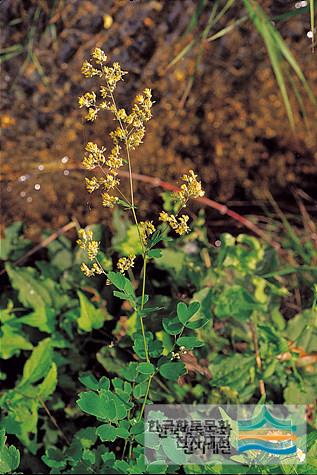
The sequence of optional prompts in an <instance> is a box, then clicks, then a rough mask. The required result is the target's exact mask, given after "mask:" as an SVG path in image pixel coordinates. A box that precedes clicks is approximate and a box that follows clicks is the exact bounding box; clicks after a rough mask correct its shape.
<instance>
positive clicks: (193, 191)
mask: <svg viewBox="0 0 317 475" xmlns="http://www.w3.org/2000/svg"><path fill="white" fill-rule="evenodd" d="M182 180H183V181H184V182H185V183H183V184H182V185H181V189H180V191H177V192H176V193H175V194H174V196H175V198H177V199H178V200H179V201H180V203H181V205H182V207H184V206H186V204H187V201H188V200H189V199H190V198H199V197H200V196H204V194H205V192H204V191H203V190H202V187H201V182H200V181H199V180H197V175H195V173H194V172H193V170H189V172H188V175H186V174H185V175H183V177H182Z"/></svg>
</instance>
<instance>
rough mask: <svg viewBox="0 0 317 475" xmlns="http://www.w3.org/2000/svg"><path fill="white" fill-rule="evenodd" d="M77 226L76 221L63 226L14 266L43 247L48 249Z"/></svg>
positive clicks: (15, 262)
mask: <svg viewBox="0 0 317 475" xmlns="http://www.w3.org/2000/svg"><path fill="white" fill-rule="evenodd" d="M76 226H77V223H75V222H74V221H71V222H70V223H68V224H65V226H62V227H61V228H60V229H58V230H57V231H55V233H53V234H51V235H50V236H49V237H48V238H46V239H44V240H43V241H41V242H40V243H39V244H37V245H36V246H35V247H33V248H32V249H30V250H29V251H28V252H26V253H25V254H23V256H21V257H20V258H19V259H17V260H16V261H14V263H13V265H15V266H16V265H19V264H22V263H23V262H24V261H25V260H26V259H28V258H29V257H30V256H32V255H33V254H35V253H36V252H37V251H39V250H40V249H42V248H43V247H47V246H48V245H49V244H50V243H51V242H52V241H55V239H57V238H58V237H59V236H61V235H62V234H65V233H66V232H67V231H69V230H70V229H73V228H75V227H76ZM6 272H7V271H6V269H2V271H0V276H1V275H3V274H5V273H6Z"/></svg>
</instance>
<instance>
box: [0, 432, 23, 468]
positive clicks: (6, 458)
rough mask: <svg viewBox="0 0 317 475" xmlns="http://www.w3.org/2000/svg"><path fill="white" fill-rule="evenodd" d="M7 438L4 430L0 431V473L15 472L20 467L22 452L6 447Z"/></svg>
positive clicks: (12, 446)
mask: <svg viewBox="0 0 317 475" xmlns="http://www.w3.org/2000/svg"><path fill="white" fill-rule="evenodd" d="M6 439H7V438H6V436H5V432H4V430H0V473H9V472H13V471H14V470H16V469H17V468H18V466H19V465H20V452H19V451H18V449H16V448H15V447H14V445H10V446H9V447H7V446H6V445H5V442H6Z"/></svg>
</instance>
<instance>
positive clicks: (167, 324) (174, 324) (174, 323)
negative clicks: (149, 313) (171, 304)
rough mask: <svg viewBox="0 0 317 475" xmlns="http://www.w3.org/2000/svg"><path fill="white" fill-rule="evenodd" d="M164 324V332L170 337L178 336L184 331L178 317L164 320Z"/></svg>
mask: <svg viewBox="0 0 317 475" xmlns="http://www.w3.org/2000/svg"><path fill="white" fill-rule="evenodd" d="M162 323H163V328H164V330H165V331H166V333H168V334H169V335H178V334H179V333H180V332H181V331H182V329H183V325H182V324H181V323H180V321H179V320H178V318H177V317H175V318H164V320H163V322H162Z"/></svg>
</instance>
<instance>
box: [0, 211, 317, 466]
mask: <svg viewBox="0 0 317 475" xmlns="http://www.w3.org/2000/svg"><path fill="white" fill-rule="evenodd" d="M116 219H117V218H116ZM203 228H204V219H203V216H202V215H200V216H199V217H198V218H197V220H196V222H194V224H193V232H192V234H191V235H190V236H185V237H183V238H182V239H180V240H178V241H174V242H170V241H167V240H162V235H161V234H157V235H156V236H154V237H153V240H152V241H151V243H150V246H153V247H155V246H159V248H156V250H159V251H160V252H159V253H153V255H152V256H149V273H150V275H151V282H152V283H151V287H152V288H151V297H150V296H149V295H147V294H146V293H144V298H143V302H142V299H141V298H140V288H141V287H142V282H139V281H138V280H137V279H134V280H131V279H130V278H128V277H127V276H125V275H122V274H121V273H119V272H113V271H111V270H110V269H111V268H112V265H111V259H112V256H111V254H105V255H104V259H105V261H106V262H108V269H109V270H108V272H107V276H100V277H97V278H95V281H94V290H92V289H91V281H88V280H87V279H85V278H84V277H82V275H81V273H80V272H79V264H80V262H81V259H82V255H81V254H80V253H81V251H78V250H75V251H74V250H73V249H72V244H71V242H70V241H68V240H67V239H66V238H62V239H58V240H57V241H55V243H54V246H51V247H50V249H49V251H48V253H47V258H43V260H41V261H35V262H34V263H33V265H31V263H30V262H29V263H28V265H27V266H22V267H18V266H16V265H14V264H13V263H12V261H10V259H9V260H7V261H6V270H7V275H8V278H9V284H6V288H5V292H4V293H3V295H2V297H1V306H2V310H1V327H0V329H1V332H0V339H1V340H0V342H1V345H0V350H1V358H2V359H3V360H4V361H5V362H6V363H7V360H9V361H10V360H12V361H15V358H19V365H13V366H12V367H14V366H16V368H15V369H14V370H13V371H12V370H11V371H6V370H4V372H3V373H2V374H1V377H2V379H3V381H2V383H3V389H2V391H1V393H0V407H1V410H2V416H1V420H0V427H1V437H0V473H9V472H10V471H14V470H17V468H18V465H19V457H20V456H19V451H18V450H17V449H16V448H15V447H14V446H12V445H11V446H10V447H7V446H6V445H5V437H4V433H7V434H8V435H10V437H12V438H14V440H15V441H16V442H14V444H15V445H17V446H18V447H21V448H22V449H23V447H25V449H26V452H27V455H26V454H24V455H23V456H22V465H23V464H24V465H23V466H25V464H26V463H30V460H32V457H36V458H37V463H39V458H40V459H41V462H40V463H41V464H42V467H43V473H47V472H50V473H179V471H180V470H181V469H180V468H179V467H178V465H181V464H182V463H183V462H184V460H179V459H178V458H177V457H178V455H177V451H176V450H175V447H173V446H172V445H171V444H169V443H167V442H164V441H163V442H162V441H161V442H160V441H159V440H157V439H155V437H153V440H152V439H151V441H149V444H150V445H151V447H152V448H153V449H154V450H162V451H163V452H164V454H165V455H166V456H168V457H169V458H170V459H171V460H172V461H173V463H174V464H175V466H166V465H164V464H163V463H162V464H161V465H153V464H148V463H147V460H146V459H145V457H144V435H143V434H144V422H143V412H144V407H145V405H146V404H150V403H151V402H153V403H171V404H173V403H181V402H183V401H186V402H187V403H191V402H192V403H194V402H195V403H196V402H197V403H210V404H213V403H214V404H225V403H257V402H258V401H259V400H260V398H262V399H261V400H264V399H266V400H267V401H269V402H272V403H274V402H275V401H276V397H277V395H279V402H280V401H281V398H282V400H283V401H284V402H287V403H302V404H311V407H312V408H313V409H312V411H313V415H312V417H311V427H310V428H309V431H310V435H309V438H308V446H309V451H308V459H307V463H306V464H305V465H304V466H303V467H304V468H302V472H299V473H313V471H314V470H315V468H316V464H315V458H316V437H315V434H316V408H315V405H314V404H315V395H316V391H317V385H316V379H317V378H316V374H317V372H316V352H317V313H316V304H315V294H314V292H313V288H312V285H311V284H312V281H313V282H317V272H316V269H315V268H313V267H311V268H309V269H310V270H309V272H308V271H307V270H305V272H308V273H307V276H308V277H307V280H305V275H306V274H305V272H304V273H302V272H299V273H298V272H297V267H296V265H295V266H294V265H293V267H292V268H290V267H289V266H286V265H285V263H284V262H283V260H281V258H280V257H279V255H278V253H277V252H276V251H275V250H273V249H272V248H271V247H269V246H268V245H266V244H264V243H262V242H261V241H260V240H258V239H256V238H254V237H251V236H246V235H243V234H241V235H239V236H237V237H234V236H232V235H230V234H223V235H222V236H221V245H220V246H218V247H214V246H213V245H212V244H210V243H209V242H208V239H207V237H206V235H205V233H204V232H203ZM125 229H126V230H128V229H129V226H126V227H125ZM127 232H128V231H126V233H127ZM126 236H127V234H125V235H121V236H120V242H121V244H120V246H121V245H122V243H123V242H125V239H126ZM14 239H18V240H19V239H20V240H21V241H23V238H19V237H17V236H15V237H14ZM129 239H130V238H129V237H128V240H129ZM167 246H168V247H167ZM150 250H151V249H150ZM114 251H115V249H114ZM309 252H311V253H313V252H314V251H312V250H310V251H309ZM66 255H67V257H66ZM311 256H312V259H315V255H314V254H311ZM150 258H151V259H150ZM295 262H296V261H295ZM306 262H307V261H306ZM300 265H301V264H299V267H300ZM305 265H306V267H305V269H308V267H309V266H308V264H305ZM285 269H288V270H287V272H286V271H285ZM284 273H285V275H284ZM290 276H292V278H290ZM131 277H132V276H131ZM106 279H108V280H109V282H110V283H111V285H112V289H114V290H113V297H112V296H111V291H112V289H111V286H109V285H105V284H106ZM298 282H300V285H301V287H302V288H303V289H304V291H303V298H302V301H301V304H302V307H301V308H300V309H298V311H297V312H294V311H293V312H290V310H289V307H288V303H289V302H290V301H292V298H293V296H294V295H295V291H296V292H297V290H296V289H297V288H298ZM166 289H168V291H167V290H166ZM149 290H150V286H149ZM149 293H150V292H149ZM92 295H93V298H92ZM179 295H182V296H183V297H182V300H181V301H180V300H179ZM106 303H107V304H106ZM123 316H124V317H123ZM142 326H143V328H144V332H142ZM257 348H258V349H257ZM258 359H260V361H261V366H259V364H258ZM20 362H21V363H20ZM5 368H7V365H5ZM237 368H239V371H237ZM5 378H7V381H6V379H5ZM261 382H262V383H261ZM261 384H263V385H264V388H265V394H263V393H262V392H261V391H262V390H261V387H263V385H262V386H261ZM75 428H76V429H77V431H76V429H75ZM78 428H80V430H78ZM4 431H5V432H4ZM311 434H312V435H311ZM160 444H161V445H160ZM43 454H44V455H43ZM25 457H28V459H25ZM25 460H28V461H29V462H25ZM243 460H244V459H243ZM242 463H243V461H242V459H241V464H242ZM240 467H241V468H240ZM203 469H204V470H203ZM227 470H228V468H227V467H226V466H224V465H222V464H221V463H219V465H216V466H210V467H209V466H204V467H200V466H187V465H186V466H184V471H185V473H203V472H206V473H228V471H227ZM239 470H240V471H239V473H247V470H248V467H246V466H244V465H240V466H239ZM283 470H284V469H283ZM305 470H306V472H305ZM309 470H310V471H311V472H309ZM258 473H261V471H260V469H259V472H258ZM262 473H264V472H262ZM272 473H280V472H277V471H275V472H272ZM283 473H284V472H283ZM285 473H286V472H285Z"/></svg>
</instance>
